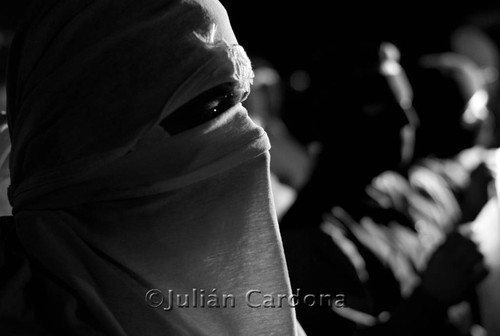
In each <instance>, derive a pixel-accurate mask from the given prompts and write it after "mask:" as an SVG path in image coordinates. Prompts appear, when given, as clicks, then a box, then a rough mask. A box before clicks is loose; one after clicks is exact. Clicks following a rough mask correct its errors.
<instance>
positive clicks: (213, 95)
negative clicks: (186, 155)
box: [160, 83, 245, 134]
mask: <svg viewBox="0 0 500 336" xmlns="http://www.w3.org/2000/svg"><path fill="white" fill-rule="evenodd" d="M244 97H245V92H244V91H243V90H240V89H238V88H237V87H236V85H235V84H234V83H225V84H221V85H219V86H216V87H214V88H212V89H210V90H208V91H206V92H204V93H202V94H200V95H199V96H198V97H196V98H194V99H193V100H191V101H190V102H188V103H186V104H185V105H184V106H182V107H180V108H179V109H177V110H176V111H174V112H173V113H172V114H171V115H169V116H168V117H166V118H165V119H163V120H162V121H161V123H160V125H161V126H162V127H163V128H164V129H165V130H166V131H167V132H168V133H170V134H177V133H180V132H183V131H186V130H188V129H191V128H194V127H196V126H198V125H201V124H203V123H205V122H207V121H209V120H211V119H213V118H215V117H216V116H218V115H220V114H221V113H223V112H224V111H227V110H228V109H229V108H231V107H233V106H234V105H236V104H238V103H240V102H241V101H242V99H243V98H244Z"/></svg>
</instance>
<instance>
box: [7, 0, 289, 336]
mask: <svg viewBox="0 0 500 336" xmlns="http://www.w3.org/2000/svg"><path fill="white" fill-rule="evenodd" d="M251 76H252V74H251V65H250V61H249V60H248V58H247V57H246V55H245V53H244V50H243V48H242V47H241V46H239V45H238V43H237V40H236V38H235V37H234V34H233V32H232V29H231V26H230V23H229V20H228V17H227V14H226V12H225V10H224V8H223V7H222V5H221V4H220V3H219V2H218V1H215V0H196V1H195V0H189V1H188V0H183V1H180V0H161V1H160V0H145V1H140V2H138V1H132V0H123V1H111V0H100V1H89V0H86V1H85V0H75V1H71V2H64V1H50V0H48V1H43V2H36V3H35V4H34V5H33V7H32V8H30V10H29V11H28V14H27V16H26V17H25V20H24V21H23V23H22V24H21V26H20V28H19V30H18V31H17V32H16V35H15V37H14V40H13V43H12V47H11V54H10V61H9V73H8V121H9V131H10V135H11V142H12V149H11V154H10V173H11V185H10V189H9V197H10V202H11V204H12V206H13V214H14V222H13V223H14V224H12V223H11V224H2V227H3V229H2V231H1V232H2V235H3V236H4V237H5V234H4V232H8V235H9V236H8V237H10V238H9V239H8V240H5V239H4V240H1V241H2V244H1V245H2V246H0V247H1V249H0V250H2V251H0V252H1V253H0V256H1V257H2V258H0V267H1V268H3V269H4V270H7V271H8V272H3V271H2V274H3V276H2V278H1V279H2V281H1V283H0V285H1V287H0V302H1V304H0V330H1V329H3V330H7V331H11V332H12V333H13V334H19V335H21V334H23V335H24V334H26V335H31V334H36V335H39V334H42V333H43V332H45V333H47V334H48V335H51V334H61V335H62V334H64V335H141V336H142V335H231V336H234V335H295V332H296V321H295V315H294V310H293V309H292V308H291V307H290V305H288V304H286V302H288V301H287V300H281V302H277V301H276V302H275V303H276V305H275V306H274V307H272V308H265V307H264V306H263V305H262V303H263V302H262V300H263V298H264V296H265V295H269V296H273V297H275V298H276V297H277V296H279V295H281V296H285V297H287V298H288V297H290V296H291V290H290V283H289V280H288V273H287V268H286V264H285V261H284V255H283V249H282V245H281V239H280V235H279V232H278V229H277V221H276V214H275V211H274V207H273V203H272V194H271V190H270V176H269V152H268V150H269V140H268V138H267V135H266V133H265V132H264V131H263V130H262V129H261V128H260V127H258V126H257V125H255V124H254V123H253V122H252V121H251V120H250V118H249V117H248V115H247V112H246V110H245V109H244V108H243V106H242V105H241V104H237V105H236V106H234V107H232V108H230V109H229V110H227V111H225V112H223V113H222V114H220V115H219V116H217V117H216V118H214V119H212V120H210V121H209V122H206V123H204V124H202V125H199V126H197V127H195V128H192V129H189V130H187V131H185V132H182V133H179V134H176V135H169V134H168V133H167V132H166V131H165V130H164V129H163V128H161V127H160V126H158V125H159V123H160V122H161V121H162V120H163V119H164V118H165V117H166V116H168V115H170V114H171V113H172V112H173V111H175V110H176V109H177V108H179V107H180V106H182V105H184V104H185V103H187V102H189V101H190V100H192V99H193V98H195V97H197V96H198V95H199V94H201V93H203V92H205V91H206V90H208V89H210V88H213V87H215V86H217V85H220V84H223V83H237V84H238V85H240V87H241V88H242V89H244V90H248V87H249V85H250V83H251ZM8 222H9V223H10V221H8ZM6 241H9V242H10V243H8V244H7V243H6ZM12 255H15V256H16V258H17V259H19V260H21V261H19V262H17V263H14V262H13V260H17V259H16V258H13V257H12ZM9 256H10V257H9ZM9 265H14V266H13V267H11V266H9ZM15 265H23V266H22V267H15ZM12 279H18V281H15V282H13V281H12ZM13 283H15V286H14V285H13ZM9 286H11V288H14V289H15V290H16V291H17V292H18V293H22V295H19V296H17V298H14V297H12V295H9V294H8V293H9ZM252 293H253V294H252ZM210 294H216V296H210ZM254 294H255V295H254ZM250 295H251V296H250ZM178 297H180V301H177V298H178ZM215 297H216V298H217V299H218V301H217V303H214V302H215V301H213V300H212V301H210V302H209V299H214V298H215ZM186 298H187V300H189V302H188V303H187V305H186ZM223 299H226V300H225V301H223ZM14 300H17V302H13V301H14ZM283 302H284V303H283ZM214 305H215V306H216V307H214ZM12 306H14V307H15V308H16V309H15V313H12V312H10V313H9V309H10V308H9V307H12ZM19 321H27V322H26V323H24V322H23V323H20V322H19ZM21 325H24V327H21ZM22 328H24V329H22ZM35 330H36V331H35ZM41 330H43V332H42V331H41Z"/></svg>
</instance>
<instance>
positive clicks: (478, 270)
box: [422, 232, 488, 306]
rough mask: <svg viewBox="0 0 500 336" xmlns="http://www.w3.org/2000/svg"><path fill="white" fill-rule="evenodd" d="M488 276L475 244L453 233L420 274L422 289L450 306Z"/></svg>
mask: <svg viewBox="0 0 500 336" xmlns="http://www.w3.org/2000/svg"><path fill="white" fill-rule="evenodd" d="M487 274H488V270H487V267H486V265H485V263H484V258H483V255H482V254H481V253H480V252H479V249H478V247H477V245H476V244H475V243H474V242H473V241H472V240H471V239H469V238H466V237H464V236H463V235H461V234H460V233H458V232H452V233H450V234H449V235H448V236H447V238H446V240H445V241H444V243H443V244H442V245H441V246H439V247H438V248H437V249H436V251H435V252H434V254H433V255H432V256H431V258H430V260H429V262H428V264H427V269H426V270H425V272H424V274H423V275H422V287H423V289H424V290H425V291H426V292H427V293H428V294H430V295H431V296H432V297H434V298H435V299H436V300H438V301H439V302H441V303H443V304H445V305H447V306H450V305H453V304H456V303H458V302H460V301H462V300H463V299H464V298H465V297H466V296H467V294H468V293H469V292H470V290H471V289H473V288H474V287H475V286H476V285H477V284H478V283H479V282H480V281H481V280H483V279H484V278H485V277H486V275H487Z"/></svg>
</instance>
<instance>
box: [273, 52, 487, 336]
mask: <svg viewBox="0 0 500 336" xmlns="http://www.w3.org/2000/svg"><path fill="white" fill-rule="evenodd" d="M369 46H371V47H372V48H371V49H369V48H368V47H369ZM343 50H344V51H345V50H349V51H350V53H349V54H348V56H349V58H348V57H346V58H345V59H344V62H339V63H337V65H338V68H337V67H326V66H325V67H324V68H323V74H322V75H323V77H322V78H323V80H324V81H323V82H322V83H323V84H324V89H323V90H322V91H321V92H318V93H317V96H316V97H315V100H313V101H311V112H310V113H308V117H309V118H311V119H312V122H311V120H310V122H311V123H312V124H314V125H315V128H314V132H310V134H311V133H315V134H317V137H318V140H319V141H320V142H321V148H322V150H321V152H320V154H319V156H318V158H317V161H316V165H315V166H314V169H313V173H312V175H311V177H310V179H309V180H308V182H307V183H306V184H305V186H304V187H303V188H302V189H301V191H300V192H299V194H298V197H297V200H296V202H295V203H294V204H293V205H292V207H291V208H290V210H289V211H288V212H287V213H286V214H285V215H284V217H283V219H282V220H281V222H280V227H281V231H282V237H283V242H284V247H285V255H286V257H287V262H288V266H289V271H290V276H291V282H292V288H293V289H296V293H297V295H298V297H299V298H301V299H303V301H300V300H299V301H300V302H306V303H304V304H302V305H298V306H297V314H298V319H299V322H300V323H301V324H302V326H303V327H304V329H305V331H306V333H308V335H323V334H324V332H325V330H331V331H332V332H336V333H338V334H340V335H469V334H470V332H471V330H472V329H474V328H476V329H477V328H480V326H478V325H477V324H476V322H477V321H475V320H474V319H473V316H471V314H470V312H469V311H467V309H466V308H462V306H463V305H462V303H463V302H467V300H468V299H469V295H470V292H471V291H474V289H475V287H476V285H477V284H478V283H479V282H480V281H482V280H483V279H484V277H485V276H486V274H487V270H486V268H485V265H484V263H483V257H482V255H481V253H480V252H479V251H478V248H477V246H476V244H475V243H474V242H473V241H472V240H470V239H469V238H467V237H465V236H464V235H462V234H460V233H458V232H457V231H456V230H453V229H451V230H449V231H448V232H446V234H445V235H444V237H442V239H436V241H435V242H434V243H433V244H428V242H427V240H428V239H430V238H436V237H435V236H431V237H430V238H429V237H427V236H426V235H427V234H428V232H426V233H425V234H424V233H421V232H419V230H418V229H419V228H418V225H416V222H415V221H414V218H412V217H411V213H412V212H411V211H408V210H409V208H410V207H412V206H415V205H408V204H403V205H402V207H403V208H404V211H400V210H399V209H398V208H396V207H394V206H393V205H392V204H391V203H390V202H392V201H393V200H392V199H391V198H390V197H386V196H390V194H384V190H383V189H381V188H380V187H379V186H378V185H377V182H376V180H377V178H378V177H379V176H380V175H381V174H383V173H384V172H387V171H396V172H399V173H398V174H397V175H395V176H399V177H400V179H401V182H398V181H396V183H395V184H394V185H396V186H398V187H400V188H402V189H403V190H404V189H405V187H410V186H409V185H408V181H407V180H406V175H405V170H406V168H407V166H408V164H410V163H411V160H412V156H413V142H414V134H415V128H416V127H417V125H418V123H419V120H418V116H417V115H416V114H415V111H414V110H413V107H412V100H413V91H412V88H411V85H410V82H409V80H408V78H407V77H406V75H405V72H404V70H403V69H402V67H401V66H400V64H399V57H400V55H399V50H398V48H397V47H396V46H394V45H393V44H390V43H382V44H379V43H375V44H369V43H367V44H365V45H362V46H358V45H356V46H355V47H353V48H352V49H349V48H344V49H343ZM353 60H354V62H353ZM331 62H332V61H331V60H327V62H326V63H322V64H323V65H328V64H330V65H331V64H332V63H331ZM319 68H320V69H321V67H319ZM305 131H306V132H308V131H310V130H305ZM410 188H411V187H410ZM410 192H411V189H410ZM403 201H405V200H403ZM417 206H418V205H417ZM422 210H423V211H426V210H429V209H428V207H427V206H425V205H424V207H423V209H422ZM440 233H441V232H440ZM440 238H441V237H440ZM311 294H312V295H313V296H314V298H316V301H314V302H312V301H311V300H310V299H311V296H310V295H311ZM321 295H330V296H331V297H334V298H335V297H337V296H338V295H340V296H341V298H342V300H340V301H341V302H336V303H335V304H334V305H331V304H330V305H328V304H325V302H321V301H320V300H319V299H318V298H319V297H320V296H321ZM307 298H309V302H307ZM457 316H459V317H458V318H457Z"/></svg>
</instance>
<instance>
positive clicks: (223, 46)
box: [8, 0, 252, 189]
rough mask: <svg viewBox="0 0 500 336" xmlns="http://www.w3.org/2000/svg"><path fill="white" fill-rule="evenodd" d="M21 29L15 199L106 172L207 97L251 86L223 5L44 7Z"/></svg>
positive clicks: (14, 77) (104, 0)
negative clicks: (43, 180)
mask: <svg viewBox="0 0 500 336" xmlns="http://www.w3.org/2000/svg"><path fill="white" fill-rule="evenodd" d="M20 27H21V28H20V30H19V31H18V32H17V34H16V36H15V38H14V41H13V44H12V47H11V55H10V63H9V75H8V76H9V77H8V104H9V106H8V114H9V116H8V117H9V128H10V132H11V137H12V146H13V147H12V154H11V155H12V156H11V162H12V165H11V174H12V187H13V188H14V189H15V188H16V187H17V185H18V184H19V183H20V181H21V180H30V179H36V177H37V176H41V175H43V174H50V173H51V172H54V171H57V170H59V171H61V172H62V171H65V172H67V171H71V170H74V171H85V170H86V169H87V170H91V169H94V168H95V167H97V166H99V165H105V164H106V162H110V161H113V160H115V159H116V158H118V157H121V156H123V155H124V154H125V153H127V152H130V151H132V150H133V149H134V146H135V145H136V144H137V142H138V141H139V140H140V139H141V138H143V137H144V135H145V134H147V133H149V132H151V130H152V129H153V128H155V125H157V124H158V123H159V122H160V121H161V120H162V119H163V118H164V117H166V116H167V115H169V114H170V113H171V112H172V111H174V110H175V109H176V108H178V107H180V106H181V105H183V104H184V103H186V102H187V101H189V100H190V99H192V98H194V97H195V96H197V95H198V94H200V93H201V92H203V91H206V90H207V89H209V88H212V87H214V86H216V85H218V84H221V83H226V82H238V83H240V85H242V86H243V88H244V89H246V90H248V89H249V86H250V83H251V78H252V71H251V65H250V62H249V60H248V58H247V57H246V54H245V52H244V50H243V49H242V48H241V47H240V46H238V45H237V43H238V42H237V40H236V38H235V36H234V34H233V31H232V29H231V26H230V22H229V19H228V16H227V13H226V11H225V9H224V8H223V6H222V5H221V4H220V3H219V2H218V1H216V0H143V1H135V0H121V1H111V0H100V1H90V0H73V1H55V0H48V1H37V2H35V4H34V6H33V7H32V8H30V9H29V10H28V13H27V16H26V17H25V19H24V22H23V24H22V25H21V26H20ZM23 182H25V181H23Z"/></svg>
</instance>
